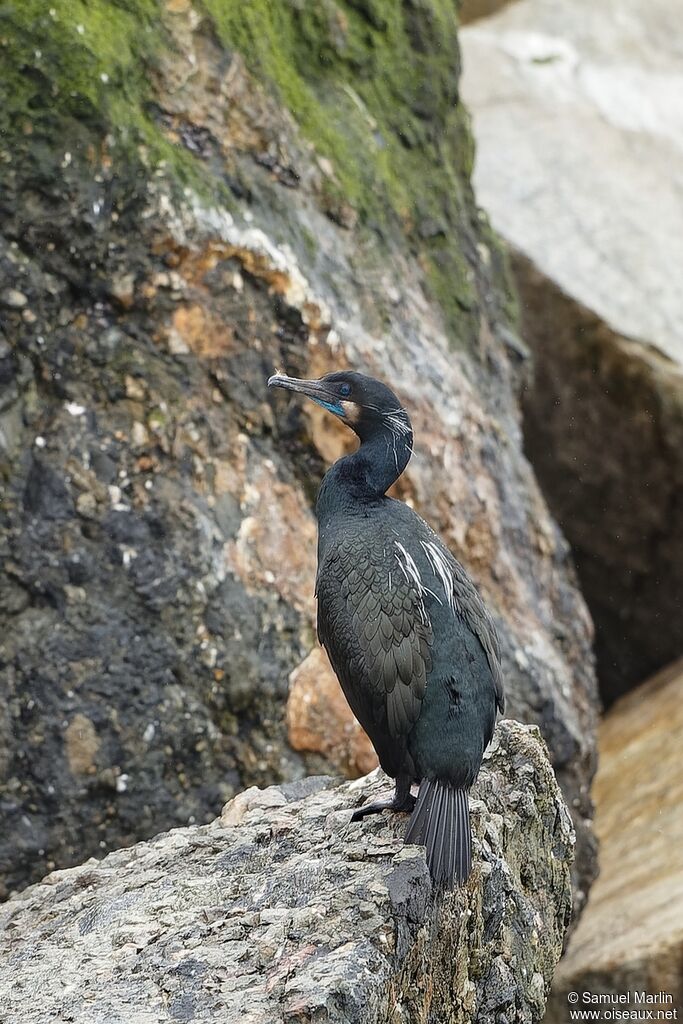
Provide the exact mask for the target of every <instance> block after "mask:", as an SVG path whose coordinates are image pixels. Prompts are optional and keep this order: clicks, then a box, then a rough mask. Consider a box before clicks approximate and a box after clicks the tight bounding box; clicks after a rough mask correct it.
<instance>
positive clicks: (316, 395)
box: [268, 370, 412, 445]
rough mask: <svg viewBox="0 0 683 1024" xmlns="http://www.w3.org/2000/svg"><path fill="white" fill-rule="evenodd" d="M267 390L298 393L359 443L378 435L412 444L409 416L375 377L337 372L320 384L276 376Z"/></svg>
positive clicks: (313, 381) (323, 378)
mask: <svg viewBox="0 0 683 1024" xmlns="http://www.w3.org/2000/svg"><path fill="white" fill-rule="evenodd" d="M268 387H269V388H285V389H286V390H287V391H298V392H299V393H300V394H302V395H306V397H307V398H311V399H313V401H314V402H317V403H318V405H322V407H323V408H324V409H327V410H328V412H331V413H333V415H335V416H337V417H338V418H339V419H340V420H342V422H344V423H346V424H347V426H349V427H351V429H352V430H353V431H354V432H355V433H356V434H357V435H358V437H359V438H360V439H361V441H365V440H369V439H370V437H372V436H373V435H374V434H378V433H380V432H386V433H389V434H392V435H393V436H394V437H397V438H401V439H402V440H405V441H406V443H407V444H408V445H410V443H411V441H412V429H411V426H410V419H409V417H408V413H407V412H406V411H405V409H404V408H403V407H402V406H401V403H400V402H399V400H398V398H397V397H396V395H395V394H394V392H393V391H392V390H391V389H390V388H388V387H387V386H386V384H382V382H381V381H379V380H375V379H374V377H366V376H365V374H363V373H354V372H353V371H350V370H340V371H337V372H335V373H328V374H326V375H325V376H324V377H320V379H319V380H299V379H298V378H296V377H287V376H285V374H282V373H276V374H274V376H272V377H271V378H270V380H269V381H268Z"/></svg>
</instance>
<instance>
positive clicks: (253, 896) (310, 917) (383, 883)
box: [0, 722, 573, 1024]
mask: <svg viewBox="0 0 683 1024" xmlns="http://www.w3.org/2000/svg"><path fill="white" fill-rule="evenodd" d="M380 775H381V773H379V772H376V773H373V775H371V776H369V777H366V778H364V779H361V780H359V781H358V782H355V783H347V784H345V785H343V786H338V787H336V788H332V787H331V785H330V780H329V779H325V778H310V779H307V780H305V781H304V782H302V783H290V784H287V785H285V786H283V787H275V786H272V787H270V788H268V789H265V790H257V789H251V790H248V791H246V792H245V793H242V794H240V795H239V796H237V797H236V798H235V799H234V800H232V801H231V802H230V803H229V804H228V805H227V806H226V807H225V809H224V811H223V815H222V820H221V819H218V820H216V821H214V822H212V823H211V824H209V825H205V826H202V827H198V826H195V827H190V828H183V829H176V830H174V831H173V832H169V833H167V834H164V835H160V836H157V837H156V838H155V839H154V840H152V841H151V842H147V843H141V844H139V845H138V846H135V847H132V848H131V849H129V850H121V851H117V852H115V853H112V854H110V855H109V856H108V857H106V858H105V859H104V860H103V861H101V862H99V863H98V862H95V861H89V862H88V863H86V864H84V865H83V866H82V867H79V868H72V869H69V870H65V871H59V872H56V873H55V874H53V875H51V876H49V877H48V878H46V879H45V881H44V882H43V883H42V884H40V885H36V886H32V887H31V888H29V889H27V890H26V891H25V892H23V893H21V894H20V895H19V896H17V897H15V898H14V899H12V900H10V901H9V902H8V903H7V904H6V905H5V907H4V908H2V909H0V949H1V950H2V956H1V957H0V997H1V998H2V1007H3V1009H4V1010H11V1020H12V1024H33V1022H36V1024H37V1022H41V1024H42V1022H43V1021H45V1020H47V1019H59V1020H71V1021H75V1022H78V1024H91V1022H92V1024H94V1022H96V1021H107V1022H108V1024H118V1022H119V1021H121V1022H123V1021H125V1022H126V1024H148V1022H149V1024H161V1022H166V1021H169V1022H170V1021H196V1022H204V1021H211V1022H213V1024H230V1022H245V1021H248V1022H249V1024H261V1022H262V1024H275V1022H280V1021H281V1022H289V1024H294V1022H304V1021H321V1022H322V1021H326V1022H329V1024H335V1022H338V1024H342V1022H343V1024H385V1022H386V1024H389V1022H390V1021H391V1022H392V1024H409V1022H414V1021H418V1020H419V1021H424V1022H425V1024H428V1022H429V1024H442V1022H445V1021H449V1022H452V1024H466V1022H467V1024H469V1022H474V1021H477V1022H480V1024H492V1022H493V1021H499V1020H501V1018H505V1019H508V1020H511V1019H514V1020H518V1021H523V1022H528V1024H530V1022H532V1021H540V1020H541V1019H542V1017H543V1012H544V1008H545V1001H546V996H547V991H548V986H549V983H550V979H551V978H552V974H553V970H554V968H555V964H556V962H557V959H558V957H559V954H560V950H561V947H562V937H563V935H564V931H565V928H566V926H567V922H568V920H569V915H570V911H571V887H570V872H569V864H570V861H571V857H572V848H573V830H572V826H571V819H570V817H569V813H568V811H567V808H566V806H565V804H564V802H563V800H562V796H561V794H560V792H559V789H558V787H557V783H556V782H555V778H554V775H553V772H552V769H551V768H550V765H549V763H548V760H547V757H546V753H545V751H544V748H543V745H542V743H541V742H539V738H538V733H537V731H536V730H534V729H529V728H524V727H522V726H520V725H519V724H518V723H516V722H503V723H502V724H501V725H500V726H499V728H498V731H497V734H496V737H495V739H494V744H493V747H492V749H491V751H490V753H489V755H487V757H486V760H485V764H484V767H483V770H482V773H481V776H480V779H479V782H478V784H477V786H476V790H475V794H474V795H475V799H474V800H473V803H472V810H473V817H474V825H475V870H474V873H473V875H472V877H471V880H470V882H469V884H468V885H467V886H466V887H465V888H463V889H460V890H458V891H457V892H454V893H451V894H449V895H447V896H445V897H444V896H443V895H437V894H435V893H434V892H433V891H432V888H431V882H430V880H429V875H428V872H427V868H426V864H425V859H424V850H422V849H421V848H419V847H415V846H408V847H403V846H402V842H401V838H400V837H401V835H402V832H403V830H404V828H405V815H386V814H385V815H378V816H375V818H374V820H372V821H370V820H366V822H365V823H363V824H360V823H351V822H350V820H349V819H350V814H351V810H350V808H351V807H353V806H356V805H358V804H360V803H362V802H363V801H364V799H366V798H368V797H373V796H377V794H378V793H379V792H380V791H382V790H383V789H386V786H387V781H388V780H387V779H386V778H385V777H383V776H382V777H378V776H380ZM0 1012H1V1011H0Z"/></svg>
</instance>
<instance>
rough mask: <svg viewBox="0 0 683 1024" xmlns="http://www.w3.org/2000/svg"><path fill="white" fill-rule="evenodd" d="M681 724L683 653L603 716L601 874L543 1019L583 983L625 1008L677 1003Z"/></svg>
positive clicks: (561, 1015) (562, 1013) (552, 1016)
mask: <svg viewBox="0 0 683 1024" xmlns="http://www.w3.org/2000/svg"><path fill="white" fill-rule="evenodd" d="M682 729H683V660H682V661H678V662H677V663H676V664H674V665H672V666H671V667H670V668H668V669H666V670H665V671H663V672H662V673H660V674H659V675H657V676H655V677H654V678H653V679H651V680H650V681H649V682H647V683H645V684H644V685H643V686H641V687H638V688H637V689H636V690H633V692H632V693H630V694H628V695H627V696H626V697H622V699H621V700H619V701H618V702H617V703H616V704H615V705H614V707H613V708H612V709H611V710H610V711H609V713H608V714H607V715H606V716H605V719H604V721H603V722H602V724H601V727H600V739H599V749H600V766H599V768H598V773H597V776H596V779H595V790H594V793H595V826H596V830H597V833H598V837H599V840H600V876H599V878H598V880H597V882H596V883H595V885H594V886H593V889H592V890H591V896H590V900H589V903H588V907H587V908H586V911H585V913H584V915H583V917H582V918H581V921H580V922H579V925H578V927H577V929H576V931H575V932H574V934H573V936H572V939H571V941H570V943H569V948H568V951H567V954H566V956H565V957H564V958H563V959H562V961H561V963H560V966H559V968H558V971H557V975H556V978H555V983H554V985H553V991H552V995H551V999H550V1002H549V1005H548V1015H547V1017H546V1020H547V1021H548V1024H555V1022H557V1024H560V1022H562V1024H565V1022H566V1020H567V1005H568V1002H567V997H568V995H569V993H570V992H576V993H578V995H579V1005H581V1006H585V1005H586V1003H585V1001H584V1000H585V997H584V992H587V993H591V994H593V995H596V996H598V997H599V996H600V994H602V996H603V999H604V1001H605V1002H608V1001H609V1000H610V999H614V997H616V996H619V995H621V994H624V993H630V1005H629V1006H628V1007H626V1006H623V1007H620V1009H622V1010H623V1011H625V1012H628V1011H630V1012H633V1011H634V1010H635V1011H638V1010H639V1011H640V1013H641V1014H644V1013H646V1012H647V1010H648V1009H649V1010H651V1011H653V1012H654V1013H655V1015H656V1013H657V1011H658V1010H660V1011H662V1012H667V1011H669V1012H671V1010H672V1007H673V1008H674V1012H675V1009H676V1008H677V1009H678V1010H679V1011H680V1010H681V1009H683V977H682V975H681V962H682V961H683V860H682V859H681V857H680V850H681V845H682V844H683V816H682V815H681V806H683V767H682V766H681V759H680V750H679V748H678V744H677V742H676V737H678V736H680V735H681V730H682ZM636 993H646V995H647V996H648V997H650V998H649V999H648V1000H647V1003H648V1004H649V1005H644V1002H643V1000H642V999H641V1001H640V1004H639V1003H638V1001H637V999H636ZM658 996H661V997H660V998H657V997H658ZM653 997H654V998H653ZM667 1019H669V1020H673V1019H674V1017H672V1016H669V1017H668V1018H667Z"/></svg>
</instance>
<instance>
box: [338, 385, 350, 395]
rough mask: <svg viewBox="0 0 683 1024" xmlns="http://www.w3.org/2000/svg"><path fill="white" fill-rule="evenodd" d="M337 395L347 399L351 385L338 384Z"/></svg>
mask: <svg viewBox="0 0 683 1024" xmlns="http://www.w3.org/2000/svg"><path fill="white" fill-rule="evenodd" d="M339 394H340V395H342V397H343V398H348V397H349V395H350V394H351V385H350V384H340V385H339Z"/></svg>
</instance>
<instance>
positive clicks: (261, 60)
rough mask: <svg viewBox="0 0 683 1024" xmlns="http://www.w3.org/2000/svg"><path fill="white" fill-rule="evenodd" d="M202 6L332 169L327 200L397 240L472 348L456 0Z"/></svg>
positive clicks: (205, 0)
mask: <svg viewBox="0 0 683 1024" xmlns="http://www.w3.org/2000/svg"><path fill="white" fill-rule="evenodd" d="M200 2H201V4H202V6H203V8H204V10H205V11H206V13H207V14H209V16H210V17H211V19H212V21H213V22H214V24H215V26H216V30H217V32H218V35H219V37H220V38H221V40H222V41H223V43H224V45H225V46H227V47H232V48H235V49H237V50H239V51H240V53H241V54H242V55H243V57H244V58H245V60H246V62H247V64H248V66H249V67H250V69H251V70H252V72H253V73H254V74H255V75H256V76H257V77H258V78H259V79H260V80H261V81H262V82H264V84H265V85H266V87H267V88H268V89H269V90H270V91H275V92H276V93H277V94H278V95H279V98H280V100H281V102H282V104H283V105H284V106H286V107H287V108H288V109H289V110H290V111H291V113H292V114H293V115H294V117H295V118H296V120H297V121H298V123H299V125H300V127H301V129H302V132H303V134H304V135H305V136H306V137H307V138H308V139H309V140H310V141H311V142H312V143H313V145H314V146H315V148H316V150H317V151H318V153H320V154H321V155H322V156H325V157H327V158H328V159H329V160H330V161H331V162H332V165H333V169H334V180H333V181H331V182H330V181H328V182H327V183H326V185H325V189H326V192H327V193H329V195H326V196H325V197H324V198H325V200H326V201H328V203H329V205H330V206H331V207H334V205H335V203H337V204H338V203H340V202H341V201H342V200H344V201H347V202H348V203H350V204H351V205H352V206H353V207H354V208H355V210H356V211H357V213H358V215H359V217H360V220H361V224H364V225H365V226H367V227H369V228H370V229H374V230H375V231H376V232H377V233H379V235H380V236H381V237H387V236H391V235H394V234H396V233H397V232H398V231H400V232H401V233H402V234H403V235H407V236H408V238H409V239H410V241H411V242H412V245H413V248H414V250H415V252H416V253H417V255H418V256H419V257H420V258H421V260H422V262H423V265H424V267H425V271H426V274H427V279H428V281H429V282H430V284H431V288H432V292H433V294H434V296H435V297H436V298H437V299H438V300H439V302H440V303H441V305H442V307H443V309H444V311H445V313H446V318H447V321H448V322H449V325H450V327H451V329H452V333H453V335H454V336H455V337H459V338H461V339H462V340H463V341H470V342H471V341H472V340H473V339H474V336H475V334H476V330H477V317H476V314H475V292H474V289H473V284H472V281H471V276H472V275H471V270H470V268H469V266H468V265H467V264H466V262H465V260H464V259H463V256H462V252H461V249H460V243H461V241H462V239H463V238H464V237H466V235H467V234H468V233H471V228H470V226H469V223H468V221H469V217H470V212H471V209H472V200H471V196H470V195H469V193H467V194H463V182H466V181H467V180H468V177H469V171H470V169H471V165H472V159H473V151H472V143H471V139H470V134H469V131H468V125H467V121H466V115H465V113H464V110H463V108H462V107H461V106H460V104H459V103H458V97H457V81H458V75H459V64H458V60H459V57H458V45H457V18H456V4H455V2H454V0H420V2H419V3H418V2H409V0H405V2H403V3H401V2H398V0H347V2H338V3H335V2H332V0H320V2H315V3H314V2H311V0H284V2H283V0H277V2H275V0H200ZM454 239H457V241H455V242H454Z"/></svg>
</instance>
